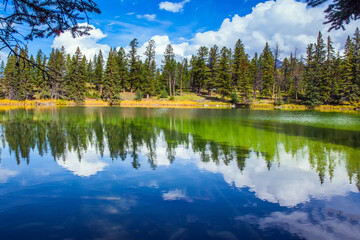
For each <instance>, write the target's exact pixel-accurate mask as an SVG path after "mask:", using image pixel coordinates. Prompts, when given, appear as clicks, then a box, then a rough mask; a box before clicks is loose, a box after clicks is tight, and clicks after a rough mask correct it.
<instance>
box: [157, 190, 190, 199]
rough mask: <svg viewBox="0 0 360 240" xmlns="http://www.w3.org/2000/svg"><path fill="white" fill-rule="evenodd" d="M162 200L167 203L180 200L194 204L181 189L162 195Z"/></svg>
mask: <svg viewBox="0 0 360 240" xmlns="http://www.w3.org/2000/svg"><path fill="white" fill-rule="evenodd" d="M162 198H163V199H164V200H165V201H178V200H184V201H187V202H192V199H190V198H189V197H188V196H186V193H185V192H184V191H182V190H180V189H175V190H171V191H169V192H167V193H164V194H163V195H162Z"/></svg>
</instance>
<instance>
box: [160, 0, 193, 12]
mask: <svg viewBox="0 0 360 240" xmlns="http://www.w3.org/2000/svg"><path fill="white" fill-rule="evenodd" d="M188 2H190V0H184V1H182V2H178V3H174V2H168V1H165V2H161V3H160V4H159V9H161V10H166V11H169V12H173V13H177V12H181V11H183V10H184V5H185V4H186V3H188Z"/></svg>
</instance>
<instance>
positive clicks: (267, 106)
mask: <svg viewBox="0 0 360 240" xmlns="http://www.w3.org/2000/svg"><path fill="white" fill-rule="evenodd" d="M201 99H203V98H202V97H201V96H195V95H191V94H185V95H184V96H181V97H180V96H179V97H176V98H175V100H173V101H171V100H168V99H143V100H142V101H135V100H123V101H120V102H119V105H120V106H122V107H151V108H157V107H171V108H230V107H232V104H230V103H226V102H211V101H209V100H206V101H203V100H201ZM77 105H78V104H77V103H75V102H73V101H65V100H26V101H16V100H8V99H0V110H10V109H15V108H33V107H38V106H40V107H51V106H77ZM80 105H81V106H109V105H110V103H108V102H106V101H102V100H95V99H86V100H85V102H84V103H82V104H80ZM250 108H251V109H262V110H273V109H281V110H309V109H315V110H318V111H328V112H329V111H330V112H333V111H337V112H353V111H354V110H355V106H353V105H341V106H331V105H321V106H317V107H313V108H312V107H309V106H304V105H297V104H284V105H281V106H274V105H273V104H272V103H271V102H269V101H260V102H254V103H252V104H251V105H250Z"/></svg>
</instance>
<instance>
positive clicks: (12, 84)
mask: <svg viewBox="0 0 360 240" xmlns="http://www.w3.org/2000/svg"><path fill="white" fill-rule="evenodd" d="M18 51H19V49H18V47H16V48H15V53H18ZM18 67H19V63H18V59H17V57H16V56H15V55H14V54H10V56H9V57H8V61H7V64H6V67H5V71H4V76H5V97H6V98H7V99H10V100H18V96H17V93H18V92H19V89H20V81H19V71H18Z"/></svg>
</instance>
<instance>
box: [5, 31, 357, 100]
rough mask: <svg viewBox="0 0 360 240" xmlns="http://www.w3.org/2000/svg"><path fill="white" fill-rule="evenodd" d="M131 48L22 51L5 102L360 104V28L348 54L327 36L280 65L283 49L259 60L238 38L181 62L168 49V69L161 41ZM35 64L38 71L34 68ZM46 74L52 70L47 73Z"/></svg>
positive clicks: (10, 69) (8, 78) (9, 71)
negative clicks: (202, 97)
mask: <svg viewBox="0 0 360 240" xmlns="http://www.w3.org/2000/svg"><path fill="white" fill-rule="evenodd" d="M129 46H130V50H129V51H128V53H126V52H125V50H124V48H122V47H120V48H118V49H115V48H112V49H111V50H110V52H109V54H108V57H107V59H104V56H103V53H102V52H101V50H100V51H99V52H98V53H97V54H96V55H95V57H94V58H93V59H87V58H86V57H85V56H84V55H83V54H82V53H81V50H80V49H79V48H78V49H77V50H76V52H75V54H73V55H70V54H67V53H66V52H65V49H64V48H63V47H62V48H61V49H53V50H52V52H51V54H50V56H46V55H45V54H44V53H43V52H42V51H41V50H39V51H38V53H37V55H36V56H32V55H31V56H29V53H28V49H27V48H26V47H25V48H24V49H18V48H17V49H15V52H16V54H11V55H9V57H8V60H7V62H6V64H5V63H4V62H2V63H1V66H0V78H1V79H0V80H1V81H0V84H1V86H0V97H2V98H7V99H11V100H28V99H35V98H37V99H38V98H39V99H64V100H73V101H75V102H79V103H81V102H83V101H84V100H85V98H86V97H90V98H102V99H104V100H106V101H109V102H117V101H120V100H121V93H124V92H137V93H138V94H137V96H140V98H141V96H146V97H151V96H159V97H164V98H166V97H168V96H175V95H182V94H183V92H194V93H197V94H206V95H210V96H213V95H214V94H217V95H220V96H221V97H222V99H223V100H225V97H231V99H232V101H234V102H241V103H250V102H252V101H254V100H257V99H262V98H266V99H271V100H272V101H274V103H275V104H282V103H283V102H284V101H286V102H295V103H302V104H306V105H320V104H344V103H351V104H354V105H358V104H359V101H360V31H359V29H356V31H355V33H354V35H353V36H348V38H347V39H346V42H345V50H344V54H343V55H342V56H341V55H340V54H339V53H336V52H335V50H334V47H333V43H332V40H331V38H330V37H328V38H327V39H325V40H324V38H323V36H322V34H321V32H319V35H318V38H317V41H316V43H311V44H309V45H308V46H307V49H306V57H302V56H301V57H299V56H298V54H297V51H296V50H295V51H294V52H292V53H290V56H289V57H286V58H284V59H283V60H282V61H280V60H279V55H280V51H281V49H279V47H278V46H277V45H276V46H275V48H274V49H271V48H270V46H269V44H268V43H266V45H265V47H264V49H263V51H262V53H261V54H257V53H255V55H254V56H253V57H252V58H251V57H250V56H249V55H248V54H247V53H246V52H245V46H244V44H243V43H242V42H241V40H238V41H237V42H236V45H235V46H234V49H229V48H227V47H222V48H219V47H218V46H216V45H214V46H213V47H211V48H207V47H204V46H203V47H200V48H199V49H198V51H197V54H196V55H194V56H192V57H191V59H189V60H188V59H182V60H181V61H177V60H176V58H175V53H174V50H173V48H172V46H171V45H170V44H169V45H168V46H167V47H166V50H165V52H164V57H163V60H162V65H161V66H159V68H158V67H157V65H156V62H155V50H156V43H155V41H154V40H150V41H149V42H148V45H147V47H146V51H145V53H144V59H145V60H141V56H140V55H139V52H138V51H139V46H138V41H137V39H134V40H132V41H131V43H130V45H129ZM33 63H35V66H36V67H34V64H33ZM44 70H46V71H44Z"/></svg>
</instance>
